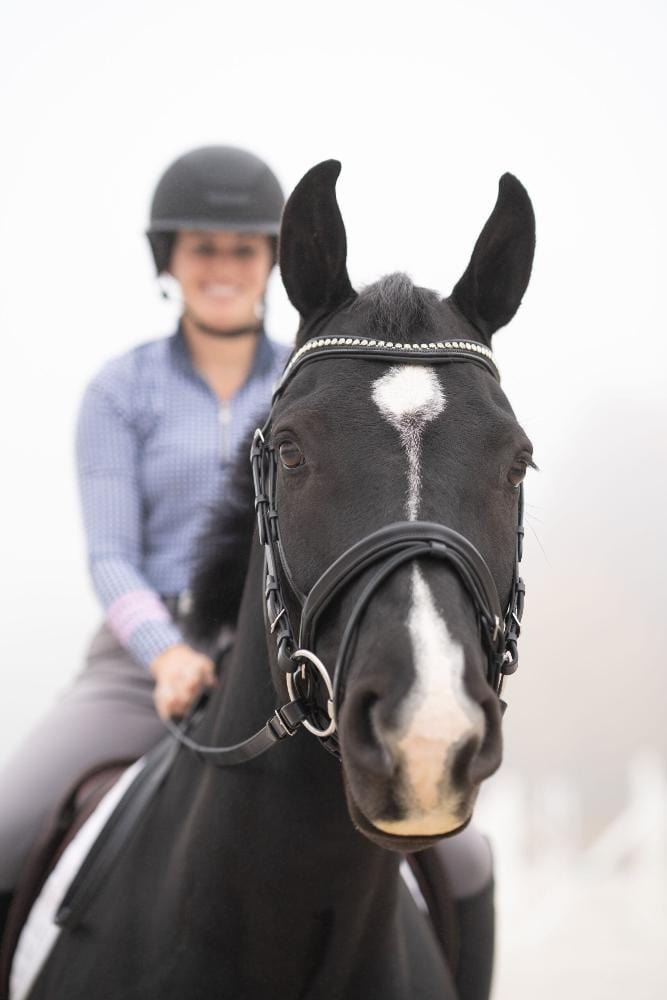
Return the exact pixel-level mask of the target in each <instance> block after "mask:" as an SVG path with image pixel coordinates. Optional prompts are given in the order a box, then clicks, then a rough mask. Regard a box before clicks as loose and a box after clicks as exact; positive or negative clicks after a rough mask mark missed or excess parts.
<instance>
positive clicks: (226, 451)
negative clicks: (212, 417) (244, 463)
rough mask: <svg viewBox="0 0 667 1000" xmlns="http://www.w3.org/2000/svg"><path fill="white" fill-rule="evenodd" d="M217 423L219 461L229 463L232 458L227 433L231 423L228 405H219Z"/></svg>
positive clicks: (230, 410)
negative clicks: (218, 424) (218, 429)
mask: <svg viewBox="0 0 667 1000" xmlns="http://www.w3.org/2000/svg"><path fill="white" fill-rule="evenodd" d="M218 421H219V423H220V460H221V461H222V462H229V461H231V457H232V454H231V452H232V449H231V439H230V433H229V428H230V425H231V422H232V408H231V406H230V405H229V403H220V406H219V407H218Z"/></svg>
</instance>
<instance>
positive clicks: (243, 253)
mask: <svg viewBox="0 0 667 1000" xmlns="http://www.w3.org/2000/svg"><path fill="white" fill-rule="evenodd" d="M233 253H234V256H235V257H236V259H237V260H249V259H250V258H251V257H254V256H255V255H256V254H257V249H256V247H254V246H248V245H245V244H244V245H243V246H240V247H236V249H235V250H234V251H233Z"/></svg>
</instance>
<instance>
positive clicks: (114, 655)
mask: <svg viewBox="0 0 667 1000" xmlns="http://www.w3.org/2000/svg"><path fill="white" fill-rule="evenodd" d="M152 691H153V679H152V677H151V676H150V674H149V672H148V671H147V670H146V668H145V667H142V666H140V665H139V664H138V663H136V662H135V661H134V660H133V659H132V657H131V656H130V654H129V653H128V652H127V651H126V650H125V649H123V647H122V646H121V645H120V644H119V642H118V640H117V639H115V638H114V636H113V635H112V633H111V632H110V631H109V629H108V628H107V627H106V626H105V625H103V626H102V627H101V628H100V629H99V630H98V632H97V633H96V635H95V636H94V638H93V641H92V644H91V646H90V649H89V652H88V656H87V658H86V663H85V666H84V669H83V670H82V671H81V673H80V674H79V675H78V676H77V677H76V678H75V680H74V682H73V683H72V684H71V685H70V686H69V688H68V689H67V690H66V691H65V693H64V694H63V695H62V697H61V698H60V699H59V701H57V702H56V703H55V704H54V705H53V707H52V708H51V709H50V710H49V712H47V714H46V715H45V716H44V717H43V718H42V719H41V721H40V722H39V723H38V724H37V725H36V727H35V728H34V729H33V731H32V732H31V733H30V734H29V736H28V737H27V738H26V739H25V741H24V742H23V744H22V745H21V746H20V747H19V748H18V750H17V751H16V752H15V753H14V754H13V756H12V757H11V758H10V759H9V760H8V762H7V764H6V765H5V766H4V767H3V769H2V770H0V892H2V891H6V890H9V889H13V888H14V885H15V883H16V879H17V877H18V872H19V869H20V867H21V865H22V863H23V861H24V859H25V856H26V854H27V852H28V850H29V849H30V846H31V844H32V842H33V841H34V839H35V838H36V836H37V835H38V833H39V831H40V829H41V827H42V826H43V824H44V822H45V820H46V818H47V817H48V815H49V814H50V813H51V812H52V811H53V809H54V808H55V807H56V806H57V804H58V803H59V802H60V800H61V799H62V798H63V796H64V795H65V794H66V793H67V791H68V790H69V788H70V787H71V786H72V784H73V783H74V782H75V781H76V779H77V778H78V777H79V776H80V775H81V774H83V773H84V772H85V771H87V770H89V769H90V768H92V767H94V766H95V765H97V764H101V763H104V762H105V761H107V760H114V759H119V758H131V757H140V756H141V755H142V754H144V753H146V751H147V750H149V749H150V748H151V747H152V746H154V745H155V744H156V743H157V742H158V741H159V740H160V739H161V738H162V737H163V736H164V734H165V730H164V727H163V726H162V724H161V722H160V720H159V719H158V716H157V714H156V711H155V708H154V706H153V697H152Z"/></svg>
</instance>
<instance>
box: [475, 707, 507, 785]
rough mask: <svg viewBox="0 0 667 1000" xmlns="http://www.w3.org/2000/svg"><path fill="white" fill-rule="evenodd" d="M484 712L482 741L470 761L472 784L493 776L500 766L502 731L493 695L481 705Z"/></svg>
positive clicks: (498, 708) (498, 711)
mask: <svg viewBox="0 0 667 1000" xmlns="http://www.w3.org/2000/svg"><path fill="white" fill-rule="evenodd" d="M481 708H482V711H483V712H484V721H485V726H484V739H483V740H482V743H481V746H479V748H478V751H477V753H476V754H475V756H474V757H473V758H472V759H471V761H470V765H469V770H468V777H469V779H470V780H471V781H472V782H473V784H479V783H480V782H481V781H483V780H484V779H485V778H488V777H489V775H491V774H493V772H494V771H495V770H497V768H498V767H499V765H500V761H501V758H502V748H503V740H502V729H501V715H500V706H499V704H498V699H497V698H496V696H495V694H492V695H490V697H488V698H485V699H484V701H482V703H481Z"/></svg>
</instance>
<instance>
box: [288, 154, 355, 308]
mask: <svg viewBox="0 0 667 1000" xmlns="http://www.w3.org/2000/svg"><path fill="white" fill-rule="evenodd" d="M339 174H340V163H339V162H338V160H325V161H324V162H323V163H318V164H317V166H315V167H312V168H311V169H310V170H309V171H308V173H307V174H305V175H304V177H302V178H301V180H300V181H299V183H298V184H297V186H296V187H295V189H294V191H293V192H292V194H291V195H290V197H289V199H288V200H287V204H286V205H285V210H284V212H283V218H282V224H281V228H280V251H279V260H280V273H281V275H282V279H283V284H284V285H285V289H286V291H287V294H288V296H289V299H290V302H291V303H292V305H293V306H295V307H296V309H298V311H299V313H300V314H301V317H302V319H303V320H308V319H309V318H310V317H311V316H313V315H314V314H315V313H327V312H330V311H331V310H333V309H336V308H337V307H338V306H340V305H342V304H343V302H345V301H346V300H347V299H350V298H352V296H353V295H354V289H353V288H352V285H351V284H350V279H349V277H348V274H347V238H346V236H345V226H344V225H343V218H342V216H341V214H340V209H339V208H338V202H337V201H336V180H337V179H338V175H339Z"/></svg>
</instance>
